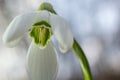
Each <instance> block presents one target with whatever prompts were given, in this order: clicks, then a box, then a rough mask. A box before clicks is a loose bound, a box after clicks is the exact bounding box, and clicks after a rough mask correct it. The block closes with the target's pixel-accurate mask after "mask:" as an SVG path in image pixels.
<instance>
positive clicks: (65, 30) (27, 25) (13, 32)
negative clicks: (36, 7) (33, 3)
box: [2, 10, 73, 80]
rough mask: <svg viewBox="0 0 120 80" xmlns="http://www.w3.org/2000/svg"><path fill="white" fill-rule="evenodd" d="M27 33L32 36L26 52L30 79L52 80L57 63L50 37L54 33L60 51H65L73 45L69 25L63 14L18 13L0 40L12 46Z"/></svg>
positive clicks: (41, 12) (56, 69)
mask: <svg viewBox="0 0 120 80" xmlns="http://www.w3.org/2000/svg"><path fill="white" fill-rule="evenodd" d="M27 32H29V33H30V36H31V37H32V38H33V41H32V43H31V45H30V47H29V49H28V54H27V69H28V73H29V74H30V78H31V80H55V79H56V77H57V71H58V63H57V54H56V51H55V48H54V46H53V42H52V41H51V36H52V35H54V36H55V38H56V40H57V41H58V44H59V49H60V51H62V52H67V51H68V50H69V49H71V48H72V45H73V36H72V33H71V30H70V28H69V24H68V23H67V21H66V20H65V19H63V18H62V17H60V16H58V15H55V14H53V13H51V12H49V11H46V10H42V11H35V12H29V13H25V14H21V15H19V16H17V17H15V18H14V19H13V21H12V22H11V23H10V24H9V26H8V28H7V29H6V31H5V33H4V35H3V38H2V39H3V42H4V44H5V45H7V46H9V47H14V46H15V45H17V44H18V42H19V41H20V39H21V38H22V36H23V35H24V34H25V33H27Z"/></svg>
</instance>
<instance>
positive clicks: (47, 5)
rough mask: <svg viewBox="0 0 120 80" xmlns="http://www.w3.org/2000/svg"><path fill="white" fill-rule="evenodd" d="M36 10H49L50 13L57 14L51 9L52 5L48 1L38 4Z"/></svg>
mask: <svg viewBox="0 0 120 80" xmlns="http://www.w3.org/2000/svg"><path fill="white" fill-rule="evenodd" d="M38 10H47V11H49V12H51V13H54V14H57V13H56V12H55V10H54V9H53V6H52V5H51V4H50V3H48V2H44V3H42V4H41V5H40V7H39V8H38Z"/></svg>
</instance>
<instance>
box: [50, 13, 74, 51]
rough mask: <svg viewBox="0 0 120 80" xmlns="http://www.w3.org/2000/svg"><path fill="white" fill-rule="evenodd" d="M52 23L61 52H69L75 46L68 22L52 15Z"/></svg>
mask: <svg viewBox="0 0 120 80" xmlns="http://www.w3.org/2000/svg"><path fill="white" fill-rule="evenodd" d="M50 23H51V26H52V30H53V33H54V35H55V37H56V39H57V41H58V43H59V48H60V50H61V52H63V53H65V52H67V51H68V50H69V49H70V48H71V47H72V45H73V35H72V32H71V30H70V28H69V27H70V25H69V24H68V22H67V21H66V20H65V19H63V18H62V17H60V16H58V15H54V14H51V17H50Z"/></svg>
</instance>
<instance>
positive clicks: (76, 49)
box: [72, 39, 92, 80]
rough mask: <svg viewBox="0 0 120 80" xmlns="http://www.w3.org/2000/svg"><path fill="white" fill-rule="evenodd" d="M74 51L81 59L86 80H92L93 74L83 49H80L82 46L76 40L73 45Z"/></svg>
mask: <svg viewBox="0 0 120 80" xmlns="http://www.w3.org/2000/svg"><path fill="white" fill-rule="evenodd" d="M72 49H73V51H74V52H75V54H76V56H77V58H78V59H79V62H80V65H81V69H82V73H83V76H84V79H85V80H92V74H91V71H90V67H89V64H88V61H87V58H86V56H85V54H84V52H83V50H82V48H81V47H80V45H79V44H78V43H77V41H76V40H75V39H74V44H73V47H72Z"/></svg>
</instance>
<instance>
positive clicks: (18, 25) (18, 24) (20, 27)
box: [3, 11, 49, 46]
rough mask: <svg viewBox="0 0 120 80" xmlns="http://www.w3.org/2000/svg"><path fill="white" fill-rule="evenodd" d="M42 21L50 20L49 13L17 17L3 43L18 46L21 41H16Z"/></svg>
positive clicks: (38, 12)
mask: <svg viewBox="0 0 120 80" xmlns="http://www.w3.org/2000/svg"><path fill="white" fill-rule="evenodd" d="M41 20H45V21H48V20H49V12H48V11H36V12H30V13H25V14H22V15H19V16H17V17H15V18H14V19H13V21H12V22H11V23H10V24H9V26H8V28H7V30H6V31H5V33H4V35H3V42H4V43H5V44H6V45H8V46H12V45H15V44H17V42H19V40H17V41H16V39H18V38H19V37H21V36H22V35H23V34H24V33H25V32H27V31H28V30H29V29H30V28H31V27H32V25H33V24H34V23H35V22H37V21H41ZM14 42H16V43H14ZM11 43H12V44H11Z"/></svg>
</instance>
